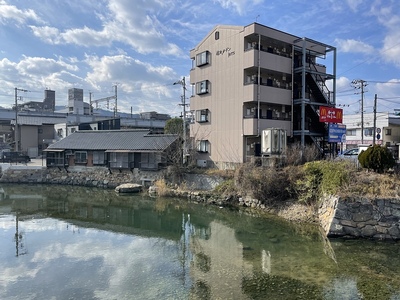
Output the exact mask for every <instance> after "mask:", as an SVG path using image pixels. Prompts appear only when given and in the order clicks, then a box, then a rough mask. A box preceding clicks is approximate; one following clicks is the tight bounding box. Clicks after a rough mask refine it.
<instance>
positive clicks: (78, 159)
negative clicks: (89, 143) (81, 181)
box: [75, 151, 87, 164]
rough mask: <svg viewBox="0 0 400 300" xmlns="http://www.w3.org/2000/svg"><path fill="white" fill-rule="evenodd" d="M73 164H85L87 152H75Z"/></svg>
mask: <svg viewBox="0 0 400 300" xmlns="http://www.w3.org/2000/svg"><path fill="white" fill-rule="evenodd" d="M75 163H77V164H84V163H87V152H86V151H76V152H75Z"/></svg>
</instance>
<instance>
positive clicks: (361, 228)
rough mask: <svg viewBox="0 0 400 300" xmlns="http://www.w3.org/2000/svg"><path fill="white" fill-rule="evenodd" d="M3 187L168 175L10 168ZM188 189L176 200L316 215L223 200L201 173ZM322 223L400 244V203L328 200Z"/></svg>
mask: <svg viewBox="0 0 400 300" xmlns="http://www.w3.org/2000/svg"><path fill="white" fill-rule="evenodd" d="M1 175H2V176H1V178H0V182H2V183H38V184H60V185H78V186H87V187H99V188H106V189H115V188H116V187H117V186H120V185H122V184H124V183H138V184H141V185H143V186H149V185H151V183H152V182H154V181H155V180H157V179H159V178H162V176H163V172H154V171H140V170H137V169H135V170H132V171H129V170H109V169H107V168H104V167H92V168H84V167H70V168H68V169H62V168H61V169H59V168H46V167H40V166H36V167H29V166H8V167H7V168H4V169H3V170H2V174H1ZM183 180H184V185H186V188H185V190H180V189H172V190H171V195H172V196H177V197H181V198H187V199H189V200H191V201H196V202H200V203H208V204H215V205H220V206H226V205H234V206H243V207H251V208H254V209H257V210H262V211H266V212H272V213H275V214H277V215H279V216H281V217H283V218H285V219H288V220H292V221H312V220H313V219H314V220H315V219H316V218H315V217H316V215H315V214H314V211H313V210H312V209H311V208H310V207H307V206H304V205H300V204H298V203H293V202H287V203H283V205H281V206H280V207H278V208H276V207H275V208H274V207H271V206H269V205H267V204H265V203H264V202H263V201H260V200H257V199H252V198H250V197H226V198H224V197H221V196H219V195H215V194H213V193H212V192H210V191H211V190H213V189H214V188H215V187H216V186H217V185H218V184H219V183H220V182H222V181H223V179H222V178H220V177H218V176H207V175H199V174H186V175H184V177H183ZM321 203H322V204H321V206H320V207H319V210H318V214H317V219H319V223H320V224H321V226H322V228H323V229H324V230H325V233H326V235H327V236H328V237H352V238H354V237H356V238H373V239H390V240H400V200H399V199H374V200H370V199H361V198H339V197H333V196H330V197H325V198H324V199H322V201H321Z"/></svg>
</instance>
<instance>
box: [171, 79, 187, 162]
mask: <svg viewBox="0 0 400 300" xmlns="http://www.w3.org/2000/svg"><path fill="white" fill-rule="evenodd" d="M176 84H180V85H181V86H182V89H183V96H182V106H183V122H182V123H183V157H182V162H183V165H185V164H186V154H187V149H186V81H185V77H183V78H182V80H179V81H177V82H174V85H176Z"/></svg>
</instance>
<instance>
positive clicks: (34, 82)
mask: <svg viewBox="0 0 400 300" xmlns="http://www.w3.org/2000/svg"><path fill="white" fill-rule="evenodd" d="M0 69H1V70H2V71H1V72H0V80H1V81H2V82H4V83H5V84H4V85H2V86H1V87H0V93H1V94H9V91H10V90H12V89H13V88H14V87H15V85H16V84H17V85H20V83H21V82H22V83H23V84H22V85H21V86H20V87H21V88H25V89H28V90H33V91H38V90H40V89H41V88H43V89H44V88H46V87H48V88H50V89H54V90H56V91H57V90H58V91H61V90H65V88H66V87H68V86H70V85H71V82H81V81H82V80H83V78H80V77H78V76H77V75H76V73H77V72H78V71H79V68H78V66H77V65H76V64H74V63H71V62H69V61H68V60H66V59H64V58H61V57H60V58H58V60H55V59H51V58H43V57H26V56H24V57H23V59H21V60H20V61H19V62H18V63H15V62H12V61H10V60H8V59H7V58H4V59H2V60H0ZM13 78H16V79H18V81H17V82H13V81H12V79H13Z"/></svg>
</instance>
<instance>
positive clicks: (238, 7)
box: [214, 0, 263, 15]
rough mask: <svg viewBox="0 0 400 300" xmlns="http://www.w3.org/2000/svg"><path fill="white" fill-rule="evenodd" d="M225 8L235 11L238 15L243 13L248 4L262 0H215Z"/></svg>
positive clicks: (261, 0)
mask: <svg viewBox="0 0 400 300" xmlns="http://www.w3.org/2000/svg"><path fill="white" fill-rule="evenodd" d="M214 2H217V3H219V4H220V5H221V6H222V7H223V8H225V9H231V10H234V11H236V12H237V13H238V14H239V15H243V14H244V12H245V11H246V9H248V8H249V6H253V5H256V4H259V3H261V2H263V0H250V1H249V0H215V1H214Z"/></svg>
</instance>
